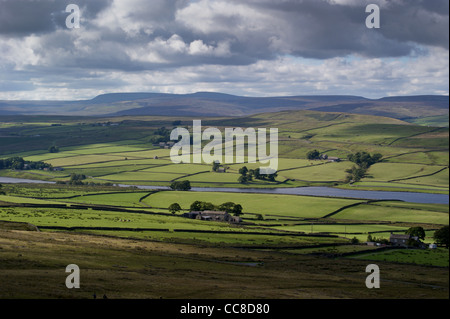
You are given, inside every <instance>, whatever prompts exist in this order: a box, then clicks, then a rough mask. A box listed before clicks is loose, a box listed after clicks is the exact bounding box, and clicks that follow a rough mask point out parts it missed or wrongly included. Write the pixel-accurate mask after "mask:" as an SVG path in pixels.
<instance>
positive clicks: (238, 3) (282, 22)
mask: <svg viewBox="0 0 450 319" xmlns="http://www.w3.org/2000/svg"><path fill="white" fill-rule="evenodd" d="M71 3H73V4H77V5H78V6H79V7H80V9H81V11H82V15H81V28H80V29H73V30H70V29H67V28H66V26H65V20H66V18H67V16H68V13H66V12H65V8H66V6H67V5H68V4H71ZM370 3H376V4H378V5H379V7H380V9H381V28H380V29H368V28H366V25H365V20H366V17H367V16H368V13H366V12H365V8H366V5H368V4H370ZM448 27H449V2H448V0H226V1H225V0H0V57H1V58H0V81H3V82H1V85H0V93H1V92H2V91H20V90H22V91H26V90H29V89H32V88H35V87H36V88H37V89H36V91H38V89H39V88H51V87H52V85H55V87H57V86H58V82H61V83H67V85H69V84H70V85H69V86H70V87H72V88H74V89H81V88H83V87H85V88H87V89H94V88H102V89H106V88H108V87H109V88H111V89H114V90H115V89H117V88H119V87H127V88H128V87H129V86H128V85H127V84H129V85H130V86H132V87H133V88H134V87H138V88H139V89H141V88H142V87H146V85H147V83H144V81H143V80H141V78H140V77H141V76H145V77H146V78H147V79H148V81H150V82H149V84H148V85H149V86H150V87H152V88H153V87H156V86H158V85H162V84H160V83H161V82H162V83H166V79H167V83H179V82H178V80H179V79H180V78H183V79H184V80H183V81H184V83H185V86H189V87H196V83H202V84H201V85H205V83H206V85H207V84H210V83H214V82H217V83H220V82H221V81H223V82H224V83H240V84H239V85H240V86H241V87H247V85H246V84H247V83H249V85H248V86H249V91H251V87H252V86H253V87H254V88H256V87H258V82H259V81H262V82H264V81H266V82H264V83H265V84H264V85H263V84H261V85H262V86H260V89H261V91H263V92H264V93H265V92H266V89H265V88H264V89H262V88H263V87H265V85H266V86H267V88H271V87H272V88H273V87H274V84H275V85H276V86H277V87H278V88H279V90H280V91H283V92H284V89H283V86H284V85H286V86H289V85H292V86H296V85H297V83H306V84H305V85H307V86H310V88H309V89H310V90H311V91H314V90H317V89H319V90H327V88H328V87H333V85H337V87H342V86H341V85H340V83H341V82H348V83H350V84H348V86H347V87H351V88H353V87H354V86H355V91H358V88H359V87H363V83H361V81H352V79H353V77H359V79H366V78H365V74H366V73H367V74H369V73H370V72H364V71H361V70H365V69H368V70H371V72H373V73H374V74H378V75H376V76H378V78H379V79H380V83H387V80H386V78H388V77H392V76H394V75H393V74H394V72H393V71H392V69H394V68H396V69H397V70H402V71H403V69H402V66H401V61H400V60H401V59H398V60H399V61H400V62H398V63H394V62H392V63H381V64H380V67H379V68H375V69H372V67H371V65H370V64H372V63H373V62H374V61H373V60H371V58H381V61H385V59H384V58H401V57H406V60H409V59H410V60H413V59H416V58H417V59H422V61H426V67H421V66H420V65H415V64H414V62H411V64H409V65H413V66H414V67H415V68H417V70H418V71H417V72H415V69H411V67H410V68H409V69H411V70H408V71H411V74H413V76H414V77H415V78H420V77H422V74H428V76H430V74H432V75H431V77H434V76H435V74H436V73H437V72H441V71H440V70H437V71H436V70H435V69H433V68H432V66H433V63H435V62H434V61H435V60H439V61H440V64H441V65H443V67H445V66H446V65H447V66H448V64H446V65H444V64H445V63H446V62H445V63H444V62H442V61H443V60H442V59H441V58H442V57H445V55H448V47H449V36H448ZM430 56H433V57H435V58H434V59H433V58H428V57H430ZM436 57H437V59H436ZM303 58H308V59H307V60H306V59H303ZM359 59H362V62H358V61H357V60H359ZM394 60H395V59H394ZM287 61H288V62H287ZM337 61H339V62H337ZM365 61H370V63H364V62H365ZM286 63H291V64H286ZM347 63H348V65H346V64H347ZM405 63H406V62H405ZM302 64H304V65H302ZM309 64H311V65H309ZM354 65H358V67H352V66H354ZM358 68H359V69H361V70H358ZM336 69H339V70H341V72H342V75H340V76H337V75H336V73H337V71H336ZM290 70H298V72H293V73H291V71H290ZM413 71H414V72H413ZM272 72H273V74H272ZM277 72H279V73H277ZM302 74H303V75H302ZM396 74H401V72H398V73H396ZM405 74H408V76H405V75H401V76H399V77H398V78H395V80H392V81H396V83H400V82H401V81H404V83H405V85H404V87H405V89H404V88H403V85H400V84H399V85H397V87H400V88H401V89H399V90H401V91H402V92H403V91H404V92H410V91H411V90H410V89H409V88H410V87H411V84H410V83H409V82H408V81H409V73H407V72H405ZM444 75H445V74H444ZM443 78H444V76H440V77H439V79H443ZM8 79H11V83H7V81H8ZM272 79H276V81H275V82H272ZM284 79H286V82H283V81H284ZM369 79H370V78H369ZM191 81H192V82H193V83H191ZM196 81H197V82H196ZM445 81H447V80H445ZM445 81H444V80H441V81H440V82H442V83H444V82H445ZM21 82H22V83H21ZM419 82H420V83H424V81H422V80H420V81H419ZM186 83H187V84H186ZM402 83H403V82H402ZM431 83H435V82H434V81H431ZM445 83H448V82H445ZM393 86H394V85H393V84H386V87H387V88H390V87H393ZM429 86H430V87H431V84H430V85H429ZM167 87H170V85H169V84H167V86H166V90H167ZM16 89H17V90H16ZM365 90H366V91H367V90H368V88H367V87H366V88H365ZM441 91H445V90H441ZM45 92H49V91H45ZM40 94H44V93H38V94H37V95H39V96H40ZM362 95H363V94H362Z"/></svg>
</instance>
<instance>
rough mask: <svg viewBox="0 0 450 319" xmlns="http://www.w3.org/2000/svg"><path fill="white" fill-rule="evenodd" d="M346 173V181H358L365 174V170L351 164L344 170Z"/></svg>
mask: <svg viewBox="0 0 450 319" xmlns="http://www.w3.org/2000/svg"><path fill="white" fill-rule="evenodd" d="M345 172H346V173H348V174H347V177H346V179H347V182H359V181H360V180H361V179H363V178H364V177H365V176H366V173H367V170H366V169H365V168H362V167H358V166H353V167H352V168H350V169H347V170H346V171H345Z"/></svg>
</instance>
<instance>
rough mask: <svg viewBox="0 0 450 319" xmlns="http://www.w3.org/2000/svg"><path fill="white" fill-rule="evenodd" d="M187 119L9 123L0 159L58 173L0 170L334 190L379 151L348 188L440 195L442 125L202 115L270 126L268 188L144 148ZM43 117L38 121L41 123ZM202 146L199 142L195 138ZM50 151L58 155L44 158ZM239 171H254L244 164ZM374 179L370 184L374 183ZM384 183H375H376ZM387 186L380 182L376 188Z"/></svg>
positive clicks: (234, 171)
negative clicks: (272, 173)
mask: <svg viewBox="0 0 450 319" xmlns="http://www.w3.org/2000/svg"><path fill="white" fill-rule="evenodd" d="M192 120H193V119H192V118H167V117H139V118H133V117H123V118H107V119H98V118H95V119H93V118H74V119H72V120H70V119H69V118H58V117H53V118H47V117H44V118H38V117H22V118H17V117H14V118H9V121H8V122H6V121H5V122H2V124H1V126H0V140H1V142H2V143H1V144H0V153H1V154H2V155H1V156H2V157H3V158H7V157H12V156H22V157H24V158H25V159H26V160H30V161H44V162H48V163H50V164H52V165H53V166H54V167H62V168H64V171H63V172H43V171H6V170H0V174H1V175H3V176H10V177H26V178H31V179H44V180H50V181H61V180H62V181H64V180H67V179H68V177H69V175H70V174H71V173H77V174H85V175H87V176H88V177H89V181H94V182H97V183H102V182H103V183H104V182H110V183H122V184H134V185H165V186H168V185H170V183H171V182H172V181H174V180H182V179H189V180H190V181H191V182H192V183H193V186H226V187H227V186H231V187H233V186H234V187H235V186H240V187H242V186H243V187H275V186H276V187H292V186H304V185H329V186H336V185H340V184H342V183H343V181H344V179H345V176H346V173H345V171H346V170H347V169H349V168H351V167H352V165H353V163H351V162H349V161H347V160H346V158H347V155H348V154H351V153H354V152H358V151H366V152H370V153H381V154H382V155H383V162H382V163H379V164H376V165H374V166H373V167H372V168H371V169H370V170H369V175H368V176H367V178H365V179H364V180H363V181H362V182H360V183H358V184H355V185H354V186H355V187H365V188H367V187H372V186H382V187H386V186H392V187H391V189H394V190H395V189H397V188H398V189H405V188H406V189H410V190H412V191H414V190H415V189H417V188H421V189H422V190H426V191H430V192H442V191H443V192H446V191H448V181H447V179H448V170H446V169H445V168H446V167H447V166H448V162H449V160H448V129H447V128H440V127H424V126H417V125H412V124H410V123H406V122H402V121H400V120H396V119H391V118H386V117H377V116H369V115H355V114H345V113H323V112H314V111H297V112H279V113H270V114H259V115H254V116H251V117H242V118H209V119H207V120H204V121H203V122H202V125H203V128H206V127H209V126H213V127H218V128H219V129H221V131H222V132H223V131H224V129H225V127H243V128H245V127H255V128H259V127H265V128H278V130H279V150H278V151H279V157H280V158H279V172H278V177H277V179H276V182H275V183H274V182H268V181H257V180H254V181H253V182H251V183H249V184H248V185H241V184H239V183H238V178H239V169H240V168H241V167H242V166H244V164H236V163H226V164H227V166H228V167H229V169H228V170H227V173H224V174H218V173H213V172H211V167H210V166H209V165H205V164H203V165H202V164H180V165H175V164H173V163H172V162H171V160H170V150H168V149H161V148H159V147H155V146H153V145H152V144H153V143H152V142H151V138H152V137H154V136H155V135H154V133H155V131H156V130H157V129H160V128H161V127H166V128H167V129H169V130H171V129H172V128H173V127H174V126H173V123H174V122H175V121H180V122H181V125H182V126H187V127H189V126H192ZM46 121H47V122H46ZM205 143H206V142H205ZM52 145H56V146H58V147H59V152H58V153H49V151H48V148H49V147H50V146H52ZM315 149H317V150H319V151H320V152H321V153H323V154H327V155H328V156H337V157H340V158H341V159H342V160H343V161H342V162H340V163H331V162H328V161H320V160H315V161H310V160H307V159H306V154H307V153H308V152H309V151H311V150H315ZM247 166H248V167H249V168H258V167H260V166H262V165H260V164H259V163H257V164H248V165H247ZM377 183H378V184H377ZM380 183H384V184H380ZM386 183H388V185H386Z"/></svg>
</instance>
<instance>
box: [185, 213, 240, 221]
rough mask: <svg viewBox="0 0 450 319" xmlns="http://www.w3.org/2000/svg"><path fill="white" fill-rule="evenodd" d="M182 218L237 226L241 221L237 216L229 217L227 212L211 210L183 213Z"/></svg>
mask: <svg viewBox="0 0 450 319" xmlns="http://www.w3.org/2000/svg"><path fill="white" fill-rule="evenodd" d="M183 217H185V218H190V219H199V220H207V221H219V222H230V223H233V224H238V223H240V222H241V221H242V219H241V218H240V217H238V216H231V215H230V214H228V213H227V212H223V211H213V210H205V211H202V212H199V211H192V212H189V213H184V214H183Z"/></svg>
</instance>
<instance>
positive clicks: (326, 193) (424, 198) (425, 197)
mask: <svg viewBox="0 0 450 319" xmlns="http://www.w3.org/2000/svg"><path fill="white" fill-rule="evenodd" d="M1 183H3V184H11V183H12V184H18V183H33V184H36V183H41V184H42V183H47V184H54V182H46V181H39V180H30V179H20V178H10V177H0V184H1ZM119 186H121V187H130V186H136V187H137V188H139V189H161V190H168V189H170V188H169V187H167V186H142V185H122V184H120V185H119ZM191 191H194V192H232V193H259V194H279V195H301V196H318V197H342V198H355V199H368V200H400V201H404V202H410V203H421V204H446V205H448V204H449V196H448V195H446V194H430V193H414V192H385V191H370V190H352V189H339V188H333V187H294V188H235V187H193V188H192V189H191Z"/></svg>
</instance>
